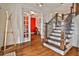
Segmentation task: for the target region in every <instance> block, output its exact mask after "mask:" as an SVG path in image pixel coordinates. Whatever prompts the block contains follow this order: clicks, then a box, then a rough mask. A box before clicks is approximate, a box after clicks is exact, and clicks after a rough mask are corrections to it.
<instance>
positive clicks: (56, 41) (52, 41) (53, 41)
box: [43, 24, 73, 55]
mask: <svg viewBox="0 0 79 59" xmlns="http://www.w3.org/2000/svg"><path fill="white" fill-rule="evenodd" d="M72 25H73V24H72ZM72 28H73V26H72ZM61 29H62V28H61V26H56V28H55V29H53V31H52V32H51V33H50V35H49V36H48V37H47V40H46V41H45V42H44V43H43V45H44V46H46V47H48V48H49V49H51V50H54V51H55V52H57V53H59V54H61V55H65V54H66V53H67V51H69V50H70V48H71V47H72V46H71V44H70V41H69V40H70V39H71V37H72V32H73V31H72V29H70V30H69V31H70V33H66V34H67V35H68V37H66V39H65V40H66V41H65V42H66V43H65V48H64V50H62V49H61V48H60V46H61V31H62V30H61Z"/></svg>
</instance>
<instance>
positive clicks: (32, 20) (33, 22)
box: [31, 17, 36, 32]
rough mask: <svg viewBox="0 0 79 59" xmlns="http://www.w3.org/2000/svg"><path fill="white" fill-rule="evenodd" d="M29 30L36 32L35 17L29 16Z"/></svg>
mask: <svg viewBox="0 0 79 59" xmlns="http://www.w3.org/2000/svg"><path fill="white" fill-rule="evenodd" d="M31 32H36V18H35V17H31Z"/></svg>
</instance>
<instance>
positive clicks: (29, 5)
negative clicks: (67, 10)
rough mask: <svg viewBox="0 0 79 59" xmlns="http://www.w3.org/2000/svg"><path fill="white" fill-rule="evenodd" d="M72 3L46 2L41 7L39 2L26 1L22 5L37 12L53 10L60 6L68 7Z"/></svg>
mask: <svg viewBox="0 0 79 59" xmlns="http://www.w3.org/2000/svg"><path fill="white" fill-rule="evenodd" d="M68 5H71V4H68V3H67V4H61V3H44V6H43V7H39V6H38V5H37V3H26V4H22V7H23V8H24V9H27V10H33V11H35V12H51V11H53V10H56V9H57V8H60V7H62V6H63V7H66V6H68Z"/></svg>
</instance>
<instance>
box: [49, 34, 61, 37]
mask: <svg viewBox="0 0 79 59" xmlns="http://www.w3.org/2000/svg"><path fill="white" fill-rule="evenodd" d="M50 36H54V37H61V36H59V35H53V34H50Z"/></svg>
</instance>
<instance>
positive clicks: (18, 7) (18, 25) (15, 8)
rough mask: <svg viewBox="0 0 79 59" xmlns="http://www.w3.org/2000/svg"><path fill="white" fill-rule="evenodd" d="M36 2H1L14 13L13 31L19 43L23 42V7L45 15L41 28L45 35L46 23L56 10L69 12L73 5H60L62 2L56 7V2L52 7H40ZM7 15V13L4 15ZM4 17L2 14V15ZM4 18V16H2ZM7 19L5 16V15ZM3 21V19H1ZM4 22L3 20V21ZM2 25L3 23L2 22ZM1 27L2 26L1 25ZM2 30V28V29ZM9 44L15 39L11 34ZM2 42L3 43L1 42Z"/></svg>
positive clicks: (2, 5)
mask: <svg viewBox="0 0 79 59" xmlns="http://www.w3.org/2000/svg"><path fill="white" fill-rule="evenodd" d="M33 5H34V4H30V5H28V4H25V5H24V4H14V3H13V4H0V6H1V7H3V8H5V9H6V10H8V11H9V13H12V18H11V20H12V23H13V31H14V32H15V38H16V42H17V43H21V42H23V14H22V9H23V8H26V9H28V10H33V11H35V12H36V13H42V14H43V15H42V16H43V18H42V20H43V22H41V23H42V25H41V29H43V30H42V31H41V33H42V35H43V36H44V23H45V22H48V21H49V20H50V19H51V17H52V16H53V15H54V14H55V12H58V13H62V12H63V13H67V12H69V10H70V9H69V8H70V6H71V4H64V5H60V4H57V5H56V6H58V7H56V6H55V4H54V6H53V4H51V5H50V6H51V7H52V6H53V7H52V8H51V7H50V8H51V9H49V8H47V9H46V7H44V8H39V7H36V6H35V7H34V6H33ZM51 13H52V16H50V14H51ZM4 16H5V15H4ZM0 17H2V16H0ZM2 18H3V17H2ZM4 19H5V17H4ZM0 21H2V20H0ZM2 22H3V21H2ZM1 25H2V24H1ZM0 28H1V27H0ZM0 31H1V30H0ZM0 37H3V36H0ZM1 41H2V39H0V42H1ZM8 42H9V43H8V44H13V39H12V35H11V36H9V39H8ZM1 44H2V43H1Z"/></svg>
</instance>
